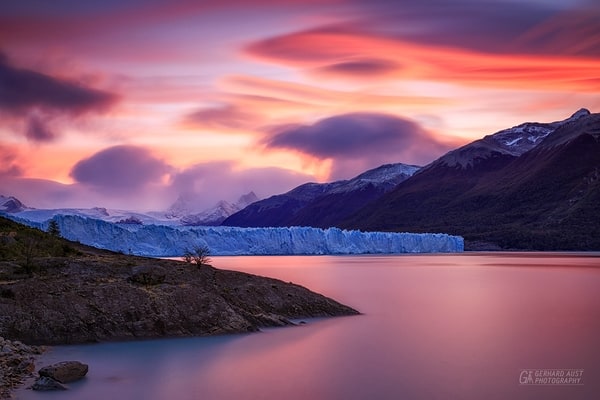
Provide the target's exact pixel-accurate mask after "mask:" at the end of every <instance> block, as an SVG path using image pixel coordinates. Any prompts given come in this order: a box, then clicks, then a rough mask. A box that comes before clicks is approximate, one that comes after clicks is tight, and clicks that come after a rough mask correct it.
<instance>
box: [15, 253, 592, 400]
mask: <svg viewBox="0 0 600 400" xmlns="http://www.w3.org/2000/svg"><path fill="white" fill-rule="evenodd" d="M213 265H215V266H216V267H218V268H224V269H235V270H240V271H245V272H250V273H255V274H259V275H265V276H271V277H275V278H279V279H282V280H285V281H292V282H294V283H298V284H302V285H305V286H307V287H309V288H311V289H313V290H315V291H318V292H321V293H323V294H326V295H328V296H331V297H333V298H335V299H337V300H339V301H341V302H343V303H346V304H348V305H350V306H353V307H355V308H356V309H358V310H360V311H361V312H362V313H363V315H360V316H355V317H342V318H331V319H321V320H308V321H307V324H305V325H301V326H298V327H291V328H279V329H269V330H265V331H263V332H260V333H254V334H244V335H231V336H220V337H210V338H184V339H163V340H152V341H142V342H127V343H106V344H97V345H85V346H61V347H56V348H54V349H53V350H52V351H50V352H49V353H47V354H46V355H45V356H44V357H43V359H42V360H40V362H38V366H42V365H45V364H47V363H51V362H57V361H62V360H71V359H73V360H80V361H83V362H86V363H88V364H89V366H90V372H89V374H88V377H87V378H86V379H85V380H83V381H81V382H78V383H74V384H71V385H69V386H70V390H69V391H67V392H61V393H36V392H32V391H30V390H20V391H19V392H18V397H17V398H19V399H54V398H56V399H58V398H60V399H292V400H294V399H298V400H300V399H400V398H402V399H484V398H485V399H502V400H504V399H509V398H510V399H591V398H600V346H599V345H598V343H599V338H600V255H598V254H561V253H488V254H484V253H473V254H469V253H467V254H460V255H458V254H455V255H400V256H348V257H345V256H337V257H333V256H312V257H310V256H309V257H306V256H302V257H297V256H282V257H213ZM524 369H536V370H538V369H540V370H541V369H583V373H582V381H581V384H579V385H569V386H567V385H523V384H520V374H521V371H522V370H524Z"/></svg>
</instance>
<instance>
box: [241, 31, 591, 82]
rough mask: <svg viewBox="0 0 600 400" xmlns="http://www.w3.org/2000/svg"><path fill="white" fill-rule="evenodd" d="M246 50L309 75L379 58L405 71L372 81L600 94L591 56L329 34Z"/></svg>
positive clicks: (263, 43)
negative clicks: (492, 50) (487, 49)
mask: <svg viewBox="0 0 600 400" xmlns="http://www.w3.org/2000/svg"><path fill="white" fill-rule="evenodd" d="M245 51H246V53H247V54H250V55H251V56H253V57H255V58H257V59H260V60H264V61H270V62H275V63H279V64H283V65H287V66H292V67H297V68H301V69H304V70H306V71H308V72H309V73H310V72H311V71H314V70H315V69H317V70H318V71H323V70H326V71H329V72H330V73H335V69H336V68H335V66H336V65H338V66H339V65H340V64H341V65H344V64H348V63H350V64H351V63H353V62H358V61H353V60H361V59H377V60H380V62H386V63H388V65H390V66H393V65H398V66H401V67H398V68H396V69H394V68H389V69H387V70H386V74H380V73H378V71H373V73H372V75H373V77H374V78H376V79H381V80H390V79H391V80H393V79H403V80H410V79H414V80H434V81H441V82H451V83H455V84H462V85H477V86H480V85H485V86H488V87H489V86H491V87H501V88H513V89H523V88H526V89H535V90H553V91H556V90H564V91H577V92H596V91H599V90H600V86H599V85H598V84H597V79H598V71H600V60H598V59H595V58H591V57H589V58H584V57H572V56H568V55H561V56H551V55H518V54H492V53H482V52H477V51H473V50H465V49H460V48H452V47H443V46H436V45H428V44H419V43H411V42H408V41H403V40H398V39H392V38H387V37H382V36H377V35H373V34H367V33H359V32H347V31H336V30H327V29H322V30H311V31H304V32H298V33H292V34H288V35H283V36H278V37H274V38H270V39H266V40H263V41H259V42H256V43H253V44H251V45H249V46H247V47H246V49H245ZM382 55H383V56H382ZM391 71H393V73H390V72H391ZM339 72H340V71H338V74H339ZM342 72H343V71H342ZM365 74H366V73H364V74H362V75H365Z"/></svg>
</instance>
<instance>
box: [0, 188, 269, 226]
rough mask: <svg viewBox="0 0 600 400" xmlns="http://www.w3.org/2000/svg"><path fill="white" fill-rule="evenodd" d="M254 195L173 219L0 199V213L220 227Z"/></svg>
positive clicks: (155, 214)
mask: <svg viewBox="0 0 600 400" xmlns="http://www.w3.org/2000/svg"><path fill="white" fill-rule="evenodd" d="M257 200H258V197H256V194H254V192H250V193H247V194H245V195H243V196H241V197H240V198H239V199H238V201H237V202H235V203H233V204H232V203H229V202H227V201H220V202H218V203H217V204H216V205H215V206H214V207H213V208H210V209H208V210H206V211H203V212H201V213H197V214H189V215H186V214H182V215H180V216H179V217H175V216H174V214H173V212H172V208H171V209H170V210H169V211H168V212H161V211H149V212H138V211H129V210H118V209H107V208H104V207H92V208H56V209H35V208H29V207H26V206H24V205H23V203H21V202H20V201H19V200H18V199H16V198H14V197H4V196H0V212H5V213H11V214H14V215H15V216H16V217H19V218H22V219H24V220H28V221H34V222H44V221H47V220H49V219H52V218H54V217H55V216H58V215H75V216H82V217H88V218H94V219H100V220H102V221H106V222H112V223H116V224H138V225H150V224H154V225H215V226H216V225H220V224H221V222H222V221H223V220H224V219H225V218H227V217H228V216H230V215H231V214H233V213H235V212H237V211H239V210H241V209H243V208H244V207H246V206H247V205H249V204H251V203H253V202H254V201H257Z"/></svg>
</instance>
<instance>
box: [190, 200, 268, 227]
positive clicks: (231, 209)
mask: <svg viewBox="0 0 600 400" xmlns="http://www.w3.org/2000/svg"><path fill="white" fill-rule="evenodd" d="M258 200H259V198H258V197H257V196H256V194H255V193H254V192H250V193H247V194H245V195H243V196H241V197H240V198H239V199H238V201H236V202H235V203H229V202H227V201H225V200H221V201H219V202H218V203H217V204H216V205H215V206H214V207H212V208H209V209H208V210H205V211H202V212H200V213H197V214H187V215H182V216H181V218H180V221H181V224H182V225H196V226H198V225H204V226H218V225H221V223H222V222H223V221H225V219H226V218H227V217H229V216H230V215H232V214H235V213H236V212H238V211H240V210H242V209H243V208H244V207H247V206H249V205H250V204H252V203H254V202H256V201H258Z"/></svg>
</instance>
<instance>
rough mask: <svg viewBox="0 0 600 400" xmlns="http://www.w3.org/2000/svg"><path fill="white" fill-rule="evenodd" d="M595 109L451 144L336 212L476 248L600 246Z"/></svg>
mask: <svg viewBox="0 0 600 400" xmlns="http://www.w3.org/2000/svg"><path fill="white" fill-rule="evenodd" d="M598 204H600V114H590V113H589V111H587V110H585V109H582V110H579V111H578V112H576V113H575V114H573V116H571V117H570V118H568V119H566V120H564V121H560V122H553V123H549V124H538V123H528V124H523V125H519V126H518V127H515V128H510V129H507V130H504V131H500V132H498V133H496V134H494V135H490V136H486V137H485V138H483V139H481V140H477V141H475V142H473V143H471V144H468V145H466V146H463V147H462V148H460V149H457V150H454V151H451V152H450V153H447V154H446V155H444V156H442V157H441V158H439V159H438V160H436V161H434V162H433V163H431V164H429V165H428V166H426V167H424V168H423V169H422V170H420V171H419V172H417V173H416V174H415V175H414V176H413V177H411V178H410V179H408V180H406V181H404V182H402V183H401V184H399V185H398V186H397V187H396V188H395V189H394V190H392V191H390V192H389V193H387V194H385V195H383V196H382V197H381V198H379V199H377V200H376V201H374V202H372V203H371V204H369V205H367V206H366V207H364V208H362V209H361V210H359V211H358V212H357V213H355V214H354V215H352V216H351V217H350V218H347V219H346V220H345V221H339V222H338V224H336V226H339V227H342V228H346V229H362V230H375V231H379V230H383V231H400V232H402V231H409V232H447V233H450V234H455V235H461V236H463V237H465V239H466V240H467V244H468V246H471V243H474V244H473V247H471V248H473V249H482V248H496V249H499V248H507V249H530V250H596V251H597V250H600V208H599V207H598Z"/></svg>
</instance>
